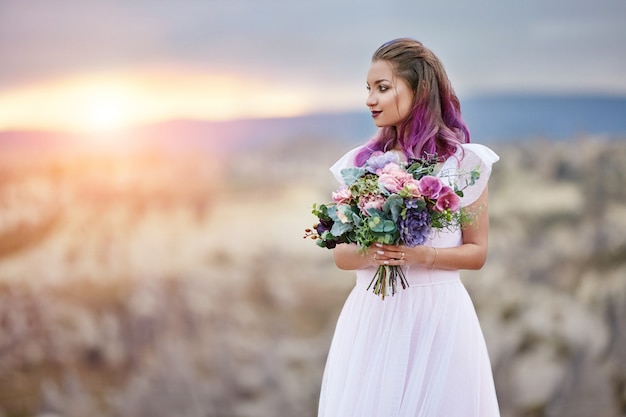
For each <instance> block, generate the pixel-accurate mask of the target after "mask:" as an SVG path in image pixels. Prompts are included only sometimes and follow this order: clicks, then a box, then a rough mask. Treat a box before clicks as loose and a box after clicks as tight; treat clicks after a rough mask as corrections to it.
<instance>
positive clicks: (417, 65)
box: [355, 38, 470, 166]
mask: <svg viewBox="0 0 626 417" xmlns="http://www.w3.org/2000/svg"><path fill="white" fill-rule="evenodd" d="M379 60H382V61H386V62H388V63H389V64H391V66H392V68H393V71H394V74H395V75H396V76H398V77H400V78H402V79H404V80H405V81H406V82H407V83H408V84H409V85H410V86H411V89H412V90H413V107H412V109H411V111H410V113H409V116H408V117H407V118H406V119H405V120H403V121H402V122H401V123H400V124H399V125H398V126H397V127H396V126H386V127H383V128H381V129H380V130H379V131H378V133H377V134H376V136H375V137H374V138H372V139H371V140H369V141H368V142H367V143H366V144H365V146H364V147H363V149H361V150H360V151H359V152H358V153H357V155H356V157H355V163H356V165H357V166H363V165H364V164H365V162H366V161H367V160H368V158H369V157H370V155H371V154H372V153H373V152H376V151H387V150H391V149H393V148H394V147H396V145H399V147H400V148H401V149H402V151H403V152H404V154H405V155H406V156H407V157H408V158H423V157H424V156H426V155H434V154H437V156H438V157H440V158H441V159H446V158H447V157H449V156H451V155H453V154H454V153H455V152H456V149H457V147H458V145H459V144H462V143H468V142H469V141H470V133H469V130H468V129H467V126H466V125H465V122H464V121H463V119H462V118H461V105H460V103H459V99H458V98H457V96H456V94H455V93H454V90H453V89H452V86H451V85H450V80H449V79H448V76H447V75H446V72H445V70H444V68H443V65H442V64H441V61H439V59H438V58H437V57H436V56H435V54H433V53H432V51H430V50H429V49H428V48H426V47H425V46H424V45H422V44H421V43H420V42H418V41H416V40H414V39H409V38H400V39H394V40H392V41H389V42H387V43H385V44H383V45H382V46H381V47H380V48H378V49H377V50H376V52H374V55H372V62H375V61H379Z"/></svg>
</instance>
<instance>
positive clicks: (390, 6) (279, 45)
mask: <svg viewBox="0 0 626 417" xmlns="http://www.w3.org/2000/svg"><path fill="white" fill-rule="evenodd" d="M625 20H626V3H625V2H623V0H600V1H596V2H593V4H592V3H591V2H589V1H587V0H568V1H565V0H554V1H551V2H545V1H539V0H529V1H526V2H523V3H519V4H517V3H515V4H513V3H503V2H497V1H495V0H490V1H487V0H477V1H475V2H467V3H462V2H456V1H453V0H440V1H438V2H436V3H435V2H432V3H428V4H427V3H425V2H416V1H409V0H390V1H387V2H380V1H373V0H366V1H359V2H357V1H342V2H337V1H331V0H316V1H302V0H299V1H298V0H294V1H289V2H288V1H282V0H281V1H278V0H224V1H218V0H202V1H200V0H197V1H193V0H187V1H180V2H174V1H165V0H151V1H147V0H137V1H131V2H129V1H122V0H109V1H91V2H83V1H79V0H57V1H55V2H50V1H45V0H32V1H29V2H19V1H4V2H2V3H0V51H2V55H1V56H0V91H1V90H3V89H4V90H6V89H8V88H15V87H17V86H19V85H22V84H24V85H26V84H29V83H32V82H35V81H41V80H45V79H51V78H55V77H67V76H68V75H71V74H81V73H88V72H93V71H101V70H116V71H118V70H124V69H128V70H133V71H138V70H140V69H141V68H154V67H163V66H167V67H172V66H173V67H179V68H192V69H193V70H194V71H197V70H206V71H218V72H230V73H232V74H233V75H235V76H240V77H246V76H250V75H251V74H253V75H254V77H256V78H262V79H265V80H267V82H268V83H269V84H272V85H276V86H277V88H280V86H287V87H289V86H292V85H295V84H298V83H304V84H308V85H310V86H313V87H314V88H319V89H325V88H326V89H328V91H329V94H331V95H332V90H333V89H337V88H339V87H338V86H342V85H343V86H345V85H354V86H359V85H361V84H362V83H363V80H364V77H365V72H366V70H367V66H368V64H369V58H370V56H371V53H372V52H373V51H374V49H375V48H376V47H377V46H379V45H380V44H381V43H382V42H384V41H387V40H389V39H391V38H395V37H399V36H411V37H415V38H418V39H420V40H423V41H424V42H425V43H426V44H427V45H428V46H430V47H431V48H432V49H433V50H434V51H435V52H436V53H437V54H438V55H439V56H440V57H441V58H442V60H443V62H444V64H445V66H446V68H447V69H448V71H449V75H450V76H451V78H452V79H453V82H454V83H455V86H456V88H457V90H460V91H461V92H463V91H465V92H470V93H480V92H481V91H490V90H502V89H505V90H506V89H516V88H531V89H532V88H541V89H544V88H549V87H550V85H551V81H552V82H553V84H552V85H554V86H556V87H557V88H558V89H568V88H569V89H578V90H585V89H587V90H593V89H598V88H601V89H612V90H615V91H621V92H623V93H626V79H624V77H622V76H620V74H623V73H624V71H625V70H626V57H625V54H624V53H623V51H624V50H626V29H624V25H623V23H622V22H623V21H625ZM581 46H583V47H584V50H583V51H581ZM590 74H592V76H590ZM357 88H358V87H357ZM359 104H360V103H359Z"/></svg>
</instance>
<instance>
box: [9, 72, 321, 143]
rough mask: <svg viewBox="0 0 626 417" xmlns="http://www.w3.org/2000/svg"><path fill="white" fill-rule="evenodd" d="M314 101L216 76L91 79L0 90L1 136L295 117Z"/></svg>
mask: <svg viewBox="0 0 626 417" xmlns="http://www.w3.org/2000/svg"><path fill="white" fill-rule="evenodd" d="M315 94H316V93H315V92H311V91H306V89H304V88H303V87H299V88H285V89H282V90H281V89H277V88H276V87H275V86H274V85H270V84H266V83H263V82H261V81H258V80H251V79H240V78H236V77H233V76H231V75H225V74H215V73H199V72H189V71H187V72H173V71H160V72H155V71H152V72H134V73H130V72H125V73H118V74H112V73H107V74H95V75H90V76H80V77H73V78H67V79H62V80H51V81H48V82H42V83H40V84H37V85H29V86H26V87H22V88H15V89H13V90H9V91H5V92H4V93H3V94H2V95H0V109H3V111H2V112H0V130H9V129H29V130H63V131H74V132H98V131H107V130H114V129H120V128H124V127H128V126H132V125H138V124H144V123H152V122H159V121H164V120H171V119H180V118H184V119H200V120H226V119H233V118H240V117H283V116H293V115H298V114H302V113H306V112H308V111H312V110H314V105H315V102H316V100H315ZM318 103H319V100H318Z"/></svg>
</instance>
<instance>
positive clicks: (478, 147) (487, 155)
mask: <svg viewBox="0 0 626 417" xmlns="http://www.w3.org/2000/svg"><path fill="white" fill-rule="evenodd" d="M456 153H457V154H460V157H461V159H465V155H466V154H468V153H469V154H470V157H474V158H478V159H480V160H481V161H482V162H483V163H484V164H487V165H493V164H495V163H496V162H498V160H499V159H500V157H499V156H498V154H497V153H495V152H494V151H493V150H492V149H491V148H489V147H488V146H485V145H482V144H480V143H463V144H461V145H459V146H458V148H457V151H456Z"/></svg>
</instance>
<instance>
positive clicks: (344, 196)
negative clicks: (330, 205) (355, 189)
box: [332, 187, 352, 204]
mask: <svg viewBox="0 0 626 417" xmlns="http://www.w3.org/2000/svg"><path fill="white" fill-rule="evenodd" d="M351 198H352V194H351V193H350V190H349V189H348V188H347V187H344V188H340V189H339V190H337V191H333V193H332V199H333V201H334V202H335V203H337V204H342V203H347V202H348V201H349V200H350V199H351Z"/></svg>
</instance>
